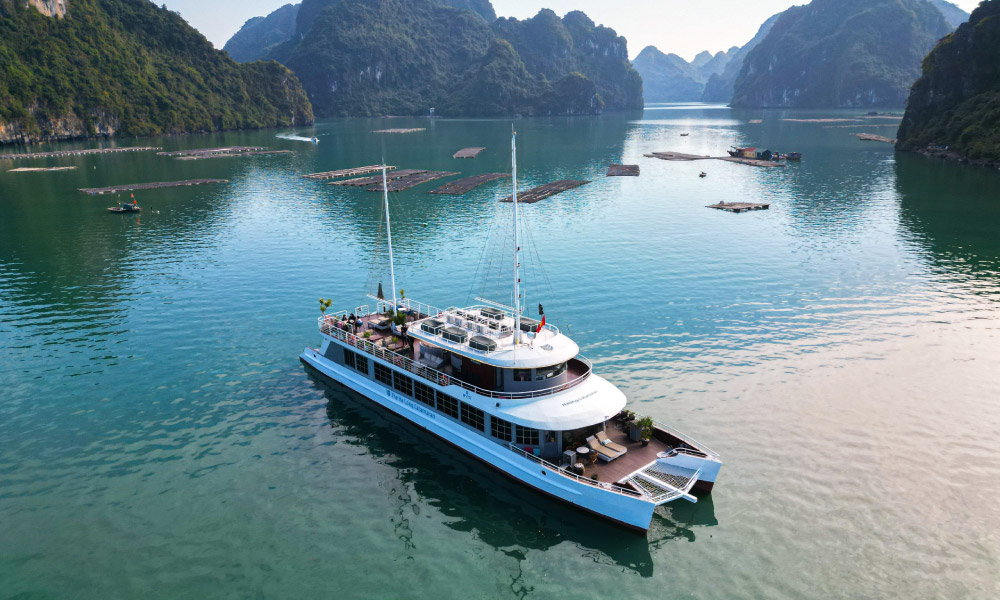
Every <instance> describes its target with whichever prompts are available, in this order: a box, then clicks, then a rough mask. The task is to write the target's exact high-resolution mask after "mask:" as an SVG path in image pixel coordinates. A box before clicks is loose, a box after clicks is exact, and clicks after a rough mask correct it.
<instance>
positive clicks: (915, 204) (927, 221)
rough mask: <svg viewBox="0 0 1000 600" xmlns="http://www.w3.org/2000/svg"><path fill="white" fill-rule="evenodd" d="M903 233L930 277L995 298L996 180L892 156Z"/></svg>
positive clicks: (988, 174)
mask: <svg viewBox="0 0 1000 600" xmlns="http://www.w3.org/2000/svg"><path fill="white" fill-rule="evenodd" d="M895 186H896V191H897V193H898V194H899V205H900V211H899V213H900V223H901V225H902V226H903V230H904V234H905V235H906V238H907V239H908V241H909V242H910V244H911V245H912V246H913V247H915V248H916V249H917V250H918V251H920V252H921V253H922V254H924V255H925V256H926V259H927V260H928V261H929V262H930V264H931V267H932V270H933V272H934V273H935V274H936V275H938V276H941V277H944V278H946V280H947V281H949V282H952V283H957V284H960V285H962V286H964V287H967V288H968V291H969V292H971V293H974V294H977V295H979V296H985V297H988V298H991V299H996V298H997V296H998V295H1000V278H998V276H1000V237H998V236H997V231H1000V176H998V175H997V173H996V172H993V171H990V170H987V169H978V168H971V167H968V166H964V165H956V164H951V163H946V162H943V161H939V160H936V159H929V158H926V157H923V156H919V155H911V154H903V153H900V154H899V155H898V156H897V160H896V165H895Z"/></svg>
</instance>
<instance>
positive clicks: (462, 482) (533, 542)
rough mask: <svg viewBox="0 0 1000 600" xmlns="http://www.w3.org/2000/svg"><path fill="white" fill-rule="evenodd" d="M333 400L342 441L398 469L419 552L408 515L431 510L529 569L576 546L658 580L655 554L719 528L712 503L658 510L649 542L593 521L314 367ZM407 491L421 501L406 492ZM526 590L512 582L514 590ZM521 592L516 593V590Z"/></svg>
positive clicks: (400, 529) (401, 500)
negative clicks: (535, 558) (549, 553)
mask: <svg viewBox="0 0 1000 600" xmlns="http://www.w3.org/2000/svg"><path fill="white" fill-rule="evenodd" d="M306 372H307V374H308V376H309V379H310V380H311V381H312V382H313V384H314V385H315V386H316V387H317V388H318V389H320V390H322V391H323V393H324V395H325V396H326V398H327V399H328V401H329V403H328V405H327V415H328V416H329V418H330V423H331V425H332V426H333V427H334V429H336V430H337V431H338V433H339V434H340V435H343V436H349V437H350V438H351V439H352V440H353V441H352V442H351V443H355V444H359V445H363V446H364V448H365V449H366V450H367V451H368V452H369V453H370V454H371V456H372V457H374V458H375V459H377V460H378V461H379V462H381V463H383V464H386V465H389V466H391V467H392V468H394V469H395V470H396V473H397V477H398V479H399V481H400V482H401V483H402V484H405V485H401V486H399V487H398V488H394V490H393V491H392V493H393V494H395V495H394V499H395V502H396V503H397V508H398V510H397V511H396V514H395V515H394V516H393V520H394V525H395V529H396V532H397V534H398V535H399V538H400V540H401V541H402V542H403V543H404V544H405V545H406V547H407V548H410V547H412V544H413V540H412V537H411V536H412V531H411V529H410V527H409V522H408V518H409V517H408V515H410V514H413V513H416V514H419V511H420V510H421V509H420V504H421V503H426V504H429V505H431V506H433V507H435V508H436V509H437V510H438V511H440V512H441V513H443V514H445V515H447V516H448V517H450V518H451V520H450V521H447V522H446V525H447V526H448V527H450V528H451V529H454V530H456V531H463V532H467V533H468V534H469V535H470V536H474V537H475V538H476V539H479V540H482V541H483V542H485V543H487V544H489V545H490V546H491V547H493V548H495V549H497V550H499V551H501V552H503V553H505V554H506V555H507V556H509V557H511V558H513V559H515V560H516V561H517V562H518V563H521V562H523V561H525V560H528V559H529V558H530V555H531V553H532V552H535V551H540V552H544V551H546V550H548V549H550V548H552V547H554V546H557V545H560V544H564V543H570V544H574V545H576V546H577V547H578V548H579V550H580V552H581V554H582V555H583V556H585V557H587V558H589V559H590V560H592V561H593V562H595V563H600V564H608V565H616V566H618V567H622V568H624V569H625V570H627V571H630V572H632V573H635V574H637V575H641V576H643V577H650V576H652V575H653V559H652V555H651V549H653V548H659V547H661V546H663V545H665V544H667V543H669V542H671V541H674V540H678V539H682V540H687V541H694V539H695V537H696V535H697V534H698V532H699V530H700V529H701V528H703V527H714V526H716V525H718V521H717V520H716V518H715V508H714V504H713V502H712V498H711V496H705V497H702V498H701V499H699V501H698V503H697V504H689V503H686V502H684V503H675V504H672V505H670V506H668V507H665V508H663V507H661V508H660V509H657V513H656V514H655V516H654V521H653V524H652V527H651V528H650V532H649V534H648V535H647V536H641V535H636V534H635V533H634V532H631V531H627V530H625V529H623V528H621V527H617V526H615V525H613V524H611V523H607V522H605V521H602V520H600V519H597V518H594V517H592V516H589V515H585V514H582V513H580V512H579V511H576V510H574V509H572V508H570V507H567V506H565V505H564V504H562V503H559V502H556V501H553V500H550V499H548V498H546V497H544V496H542V495H540V494H537V493H534V492H532V491H531V490H529V489H526V488H525V487H523V486H521V485H519V484H517V483H514V482H512V481H510V480H508V479H507V478H506V477H503V476H502V475H500V474H498V473H495V472H493V471H492V470H490V469H489V468H487V467H486V466H484V465H482V464H481V463H479V462H478V461H475V460H473V459H470V458H468V457H466V456H465V455H463V454H461V453H459V452H458V451H456V450H454V449H453V448H451V447H450V446H449V445H448V444H446V443H444V442H442V441H441V440H439V439H438V438H436V437H434V436H432V435H430V434H428V433H426V432H422V431H420V430H418V429H416V428H414V427H413V426H412V424H410V423H409V422H408V421H406V420H404V419H402V418H401V417H398V416H396V415H394V414H392V413H390V412H389V411H387V410H384V409H381V408H380V407H378V406H377V405H375V404H373V403H372V402H371V401H369V400H367V399H365V398H364V397H362V396H360V395H358V394H356V393H354V392H353V391H350V390H348V389H347V388H344V387H342V386H340V385H338V384H333V383H328V382H327V381H326V380H325V379H324V378H322V377H321V376H319V375H318V374H315V373H314V372H312V371H311V370H310V369H309V368H306ZM407 486H412V487H413V489H414V490H416V491H417V492H418V496H419V497H418V498H413V497H412V496H410V495H409V494H406V493H398V490H402V489H404V488H405V487H407ZM517 585H518V582H517V581H514V582H512V589H514V588H516V587H517ZM515 591H516V590H515Z"/></svg>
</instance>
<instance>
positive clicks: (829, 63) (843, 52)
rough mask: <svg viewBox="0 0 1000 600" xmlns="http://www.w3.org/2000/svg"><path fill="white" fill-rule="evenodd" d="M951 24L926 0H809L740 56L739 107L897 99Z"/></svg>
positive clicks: (893, 102)
mask: <svg viewBox="0 0 1000 600" xmlns="http://www.w3.org/2000/svg"><path fill="white" fill-rule="evenodd" d="M950 31H951V27H950V26H949V25H948V23H947V22H946V21H945V19H944V17H943V16H942V13H941V11H940V10H939V9H938V8H937V7H935V6H934V5H933V4H931V3H930V2H928V1H927V0H813V1H812V2H811V3H810V4H808V5H806V6H795V7H792V8H790V9H788V10H787V11H785V12H784V13H782V14H781V16H780V17H779V18H778V20H777V22H775V23H774V26H773V27H772V28H771V31H770V33H768V35H767V37H765V38H764V40H763V41H762V42H761V43H760V44H759V45H758V46H757V47H756V48H754V49H753V50H751V51H750V53H749V54H748V55H747V57H746V59H745V60H744V62H743V67H742V70H741V72H740V75H739V78H738V79H737V81H736V84H735V88H734V93H733V99H732V105H733V106H736V107H768V106H773V107H812V108H833V107H895V106H902V105H903V103H904V102H905V101H906V97H907V95H908V93H909V89H910V86H911V85H912V84H913V82H914V81H915V80H916V78H917V77H918V76H919V75H920V61H921V60H922V59H923V57H924V56H925V55H926V54H927V52H928V51H929V50H930V49H931V48H932V47H933V46H934V44H935V42H937V40H938V39H940V38H941V37H942V36H944V35H947V34H948V33H949V32H950Z"/></svg>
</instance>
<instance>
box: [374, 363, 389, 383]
mask: <svg viewBox="0 0 1000 600" xmlns="http://www.w3.org/2000/svg"><path fill="white" fill-rule="evenodd" d="M375 381H377V382H379V383H384V384H385V385H392V369H390V368H389V367H387V366H385V365H383V364H382V363H375Z"/></svg>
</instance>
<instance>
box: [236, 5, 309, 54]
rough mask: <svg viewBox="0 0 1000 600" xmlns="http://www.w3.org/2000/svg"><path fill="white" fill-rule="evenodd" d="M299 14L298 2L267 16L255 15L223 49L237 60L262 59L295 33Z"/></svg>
mask: <svg viewBox="0 0 1000 600" xmlns="http://www.w3.org/2000/svg"><path fill="white" fill-rule="evenodd" d="M298 14H299V5H298V4H286V5H284V6H282V7H281V8H279V9H278V10H276V11H274V12H272V13H271V14H269V15H267V16H266V17H254V18H252V19H250V20H249V21H247V22H246V23H244V24H243V27H242V28H240V30H239V31H237V32H236V35H234V36H233V37H231V38H229V41H228V42H226V45H225V47H223V48H222V49H223V50H225V51H226V52H228V53H229V56H231V57H233V60H235V61H237V62H250V61H254V60H260V59H262V58H264V57H266V56H267V55H268V54H269V53H270V52H271V50H273V49H274V47H275V46H277V45H278V44H281V43H282V42H285V41H287V40H288V39H290V38H291V37H292V35H294V34H295V19H296V17H297V16H298Z"/></svg>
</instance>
